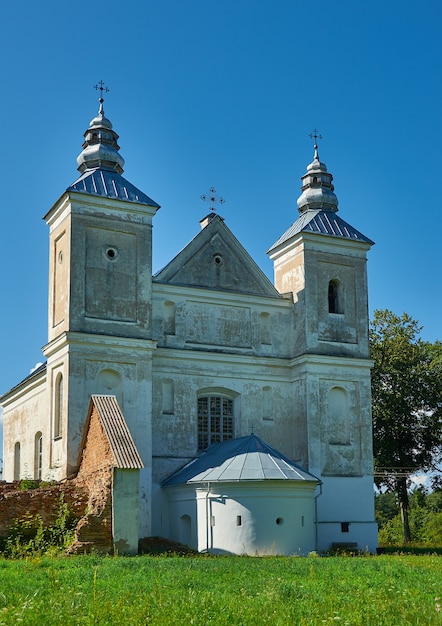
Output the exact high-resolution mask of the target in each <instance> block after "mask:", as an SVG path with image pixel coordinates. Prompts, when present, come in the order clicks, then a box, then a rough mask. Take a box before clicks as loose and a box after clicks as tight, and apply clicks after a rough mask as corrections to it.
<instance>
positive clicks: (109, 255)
mask: <svg viewBox="0 0 442 626" xmlns="http://www.w3.org/2000/svg"><path fill="white" fill-rule="evenodd" d="M104 256H105V257H106V259H107V260H108V261H115V259H116V258H117V256H118V249H117V248H115V247H114V246H105V248H104Z"/></svg>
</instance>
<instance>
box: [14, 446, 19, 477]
mask: <svg viewBox="0 0 442 626" xmlns="http://www.w3.org/2000/svg"><path fill="white" fill-rule="evenodd" d="M14 480H20V442H19V441H17V443H16V444H15V446H14Z"/></svg>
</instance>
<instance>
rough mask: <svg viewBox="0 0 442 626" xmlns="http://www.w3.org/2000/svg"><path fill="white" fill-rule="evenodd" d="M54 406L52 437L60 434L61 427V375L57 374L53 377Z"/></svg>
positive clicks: (56, 437) (57, 436)
mask: <svg viewBox="0 0 442 626" xmlns="http://www.w3.org/2000/svg"><path fill="white" fill-rule="evenodd" d="M54 404H55V406H54V439H58V438H59V437H61V435H62V429H63V376H62V374H57V378H56V379H55V403H54Z"/></svg>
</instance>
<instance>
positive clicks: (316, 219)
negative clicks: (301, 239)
mask: <svg viewBox="0 0 442 626" xmlns="http://www.w3.org/2000/svg"><path fill="white" fill-rule="evenodd" d="M301 232H311V233H318V234H322V235H328V236H329V237H341V238H344V239H353V240H354V241H363V242H364V243H369V244H370V245H372V244H373V243H374V242H373V241H372V240H371V239H369V238H368V237H366V236H365V235H363V234H362V233H361V232H359V230H356V228H353V226H351V225H350V224H348V223H347V222H345V221H344V220H343V219H341V218H340V217H339V216H338V215H337V214H336V213H335V212H334V211H325V210H324V209H309V210H308V211H305V213H302V214H301V215H300V216H299V217H298V219H297V220H296V222H295V223H294V224H292V225H291V226H290V228H289V229H288V230H286V232H285V233H284V234H283V235H282V236H281V237H280V238H279V239H278V240H277V241H275V243H274V244H273V245H272V246H271V247H270V248H269V250H268V252H271V251H272V250H273V249H274V248H277V247H278V246H280V245H281V244H282V243H285V242H286V241H288V240H289V239H291V238H292V237H294V236H295V235H297V234H298V233H301Z"/></svg>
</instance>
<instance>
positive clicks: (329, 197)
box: [297, 144, 338, 213]
mask: <svg viewBox="0 0 442 626" xmlns="http://www.w3.org/2000/svg"><path fill="white" fill-rule="evenodd" d="M314 150H315V153H314V157H313V161H312V162H311V163H310V165H308V166H307V173H306V174H304V176H302V178H301V180H302V187H301V190H302V193H301V195H300V196H299V198H298V201H297V202H298V210H299V212H300V213H304V212H305V211H307V210H308V209H325V210H327V211H333V212H336V211H337V210H338V199H337V197H336V195H335V193H334V186H333V184H332V180H333V176H332V175H331V174H330V173H329V172H327V166H326V165H325V163H321V161H320V160H319V155H318V146H317V145H316V144H315V145H314Z"/></svg>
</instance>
